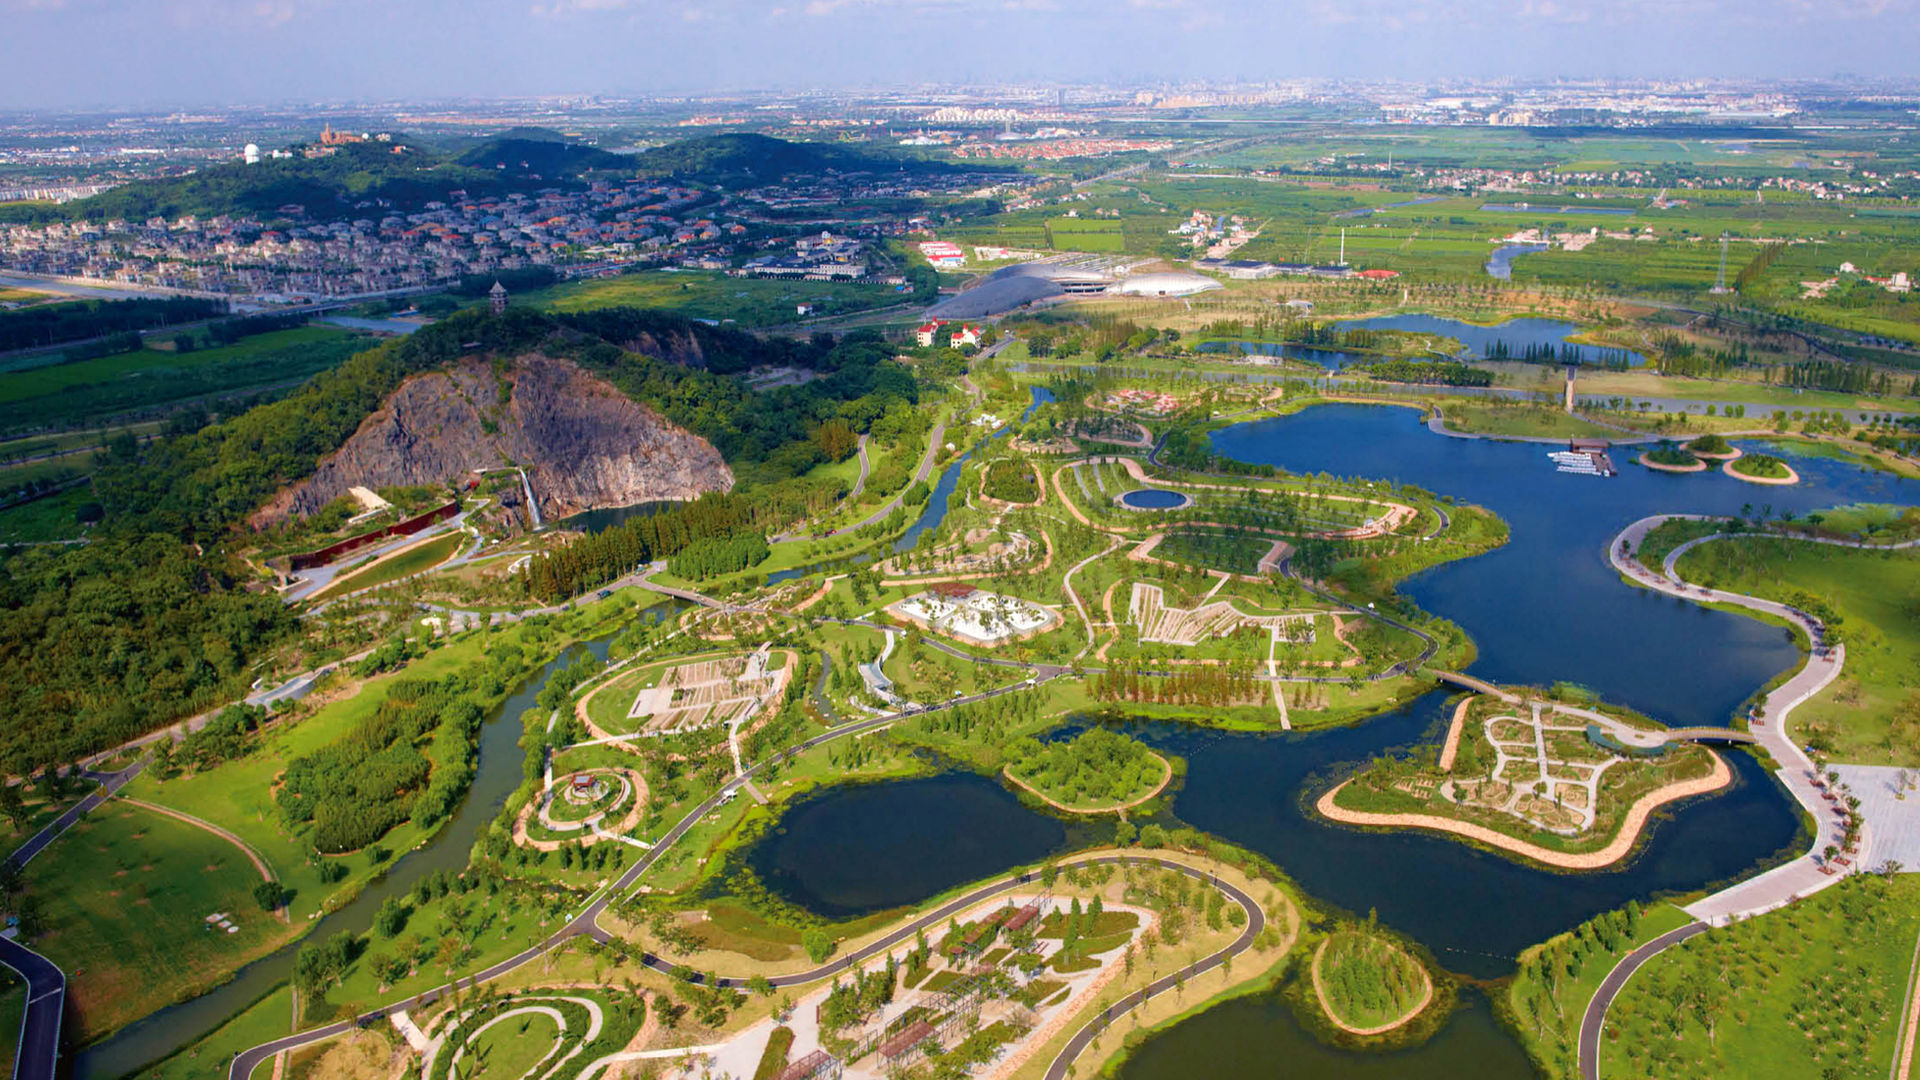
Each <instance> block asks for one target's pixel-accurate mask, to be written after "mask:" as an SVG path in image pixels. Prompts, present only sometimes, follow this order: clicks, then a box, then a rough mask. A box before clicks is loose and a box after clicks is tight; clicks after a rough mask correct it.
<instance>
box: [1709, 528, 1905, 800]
mask: <svg viewBox="0 0 1920 1080" xmlns="http://www.w3.org/2000/svg"><path fill="white" fill-rule="evenodd" d="M1675 569H1676V570H1678V571H1679V573H1680V575H1681V577H1682V578H1684V579H1686V580H1687V581H1691V582H1694V583H1695V584H1699V585H1706V586H1709V587H1712V588H1718V589H1725V590H1727V591H1729V592H1737V593H1744V594H1747V595H1749V596H1759V597H1763V598H1765V599H1768V600H1777V601H1779V602H1781V603H1785V604H1792V605H1794V606H1796V607H1799V608H1801V609H1802V610H1804V611H1810V612H1813V613H1814V614H1816V615H1818V616H1819V617H1820V619H1821V621H1823V622H1824V623H1826V624H1827V633H1828V639H1829V640H1831V641H1837V642H1840V643H1844V644H1845V645H1846V647H1847V662H1846V665H1845V667H1844V668H1843V669H1842V670H1841V673H1840V677H1839V678H1837V679H1835V680H1834V681H1833V682H1831V683H1829V684H1828V685H1827V687H1826V688H1825V689H1823V690H1821V691H1820V692H1819V693H1817V694H1815V695H1814V696H1813V697H1812V698H1811V699H1809V700H1808V701H1807V702H1806V703H1805V704H1803V705H1801V706H1800V707H1799V708H1797V709H1795V710H1794V712H1793V731H1794V737H1795V739H1796V740H1797V741H1799V742H1801V743H1803V744H1806V745H1809V746H1812V747H1813V748H1815V749H1816V750H1818V751H1822V752H1824V753H1827V754H1829V755H1831V756H1832V757H1833V758H1834V759H1835V760H1837V761H1856V762H1862V763H1866V764H1873V765H1901V766H1920V689H1916V688H1915V686H1914V685H1913V673H1914V672H1915V671H1917V670H1920V609H1916V607H1915V603H1914V598H1915V596H1916V595H1920V551H1917V550H1913V549H1906V550H1894V551H1885V550H1882V551H1872V550H1862V549H1859V548H1848V547H1840V546H1838V545H1834V544H1819V543H1808V542H1806V541H1803V540H1797V539H1793V538H1790V537H1782V536H1755V535H1740V536H1729V537H1727V538H1726V539H1722V540H1716V541H1714V542H1712V543H1707V544H1701V545H1700V546H1698V547H1695V548H1693V549H1691V550H1689V551H1688V552H1687V553H1686V554H1685V555H1682V556H1681V557H1680V559H1679V561H1678V563H1677V564H1676V565H1675Z"/></svg>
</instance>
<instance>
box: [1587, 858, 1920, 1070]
mask: <svg viewBox="0 0 1920 1080" xmlns="http://www.w3.org/2000/svg"><path fill="white" fill-rule="evenodd" d="M1916 934H1920V880H1916V879H1915V878H1914V877H1913V876H1911V875H1900V876H1895V877H1881V876H1879V875H1874V874H1856V875H1853V876H1850V877H1847V878H1845V879H1843V880H1841V881H1840V882H1839V883H1838V884H1836V885H1834V886H1833V887H1831V888H1828V889H1825V890H1822V891H1821V892H1818V893H1815V894H1814V895H1812V896H1810V897H1807V898H1805V899H1802V900H1800V901H1798V902H1796V903H1793V904H1790V905H1788V906H1787V907H1785V908H1782V909H1781V910H1779V911H1775V912H1771V913H1769V914H1766V915H1761V916H1758V917H1756V918H1752V919H1745V920H1742V921H1740V922H1736V923H1734V924H1733V925H1732V926H1730V927H1727V928H1725V929H1720V930H1712V931H1709V932H1707V933H1704V934H1700V935H1698V936H1696V937H1692V938H1689V939H1687V940H1686V941H1684V942H1682V943H1680V944H1678V945H1675V946H1673V947H1672V948H1670V949H1667V950H1665V951H1664V952H1661V953H1660V954H1658V955H1657V956H1655V957H1653V958H1652V959H1651V960H1649V961H1648V962H1647V964H1646V966H1645V967H1643V968H1641V969H1640V970H1639V971H1638V972H1636V973H1635V974H1634V977H1633V978H1632V979H1631V980H1630V981H1628V983H1627V984H1626V986H1625V988H1624V989H1622V990H1621V992H1620V996H1619V997H1617V998H1615V999H1614V1002H1613V1005H1612V1007H1611V1008H1610V1009H1609V1010H1608V1012H1607V1025H1606V1028H1605V1030H1604V1032H1603V1033H1602V1036H1601V1038H1600V1065H1601V1072H1600V1074H1601V1075H1602V1076H1635V1077H1649V1078H1656V1080H1666V1078H1675V1080H1677V1078H1681V1077H1699V1076H1739V1077H1744V1078H1749V1080H1786V1078H1789V1077H1793V1078H1801V1077H1827V1076H1848V1077H1852V1076H1884V1075H1886V1073H1887V1067H1888V1062H1890V1061H1892V1060H1893V1057H1894V1048H1895V1046H1896V1044H1897V1043H1896V1041H1897V1040H1898V1038H1899V1033H1900V1029H1901V1026H1902V1024H1903V1023H1904V1022H1905V1020H1906V1012H1907V1010H1906V1009H1905V1008H1903V1004H1904V1003H1905V998H1906V988H1907V978H1908V974H1909V971H1910V970H1911V967H1912V963H1913V943H1914V938H1915V936H1916Z"/></svg>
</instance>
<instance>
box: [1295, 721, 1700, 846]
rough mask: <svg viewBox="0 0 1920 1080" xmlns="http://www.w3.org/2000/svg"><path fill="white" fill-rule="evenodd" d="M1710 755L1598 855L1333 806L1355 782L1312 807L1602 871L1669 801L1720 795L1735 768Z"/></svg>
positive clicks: (1624, 824)
mask: <svg viewBox="0 0 1920 1080" xmlns="http://www.w3.org/2000/svg"><path fill="white" fill-rule="evenodd" d="M1707 753H1708V754H1710V755H1712V757H1713V772H1711V773H1709V774H1708V775H1706V776H1703V777H1701V778H1699V779H1697V780H1683V781H1681V782H1679V783H1677V784H1668V785H1667V786H1666V787H1663V788H1659V789H1656V790H1654V791H1650V792H1648V793H1647V794H1645V795H1643V796H1641V797H1640V801H1639V802H1636V803H1634V804H1633V806H1632V807H1630V808H1628V810H1627V816H1626V817H1625V819H1623V820H1622V821H1621V822H1620V831H1619V832H1617V833H1615V834H1614V837H1613V840H1612V841H1611V842H1610V843H1608V844H1607V846H1606V847H1603V848H1601V849H1600V850H1598V851H1589V852H1583V853H1577V854H1576V853H1572V852H1565V851H1554V850H1552V849H1551V848H1543V847H1541V846H1539V845H1538V844H1530V843H1527V842H1526V841H1525V840H1517V839H1515V838H1513V837H1511V836H1508V835H1506V834H1505V833H1501V832H1495V831H1494V830H1492V829H1489V828H1487V827H1486V826H1484V825H1475V824H1473V823H1472V822H1466V821H1455V820H1453V819H1452V818H1443V817H1439V816H1436V815H1434V814H1378V813H1373V812H1371V811H1366V810H1348V809H1346V808H1344V807H1341V806H1337V805H1335V804H1334V799H1335V797H1336V796H1338V795H1339V794H1340V789H1341V788H1344V787H1346V786H1347V785H1348V784H1350V783H1352V781H1351V780H1343V781H1341V782H1340V783H1339V784H1338V785H1336V786H1335V787H1333V788H1332V789H1331V790H1329V791H1328V792H1327V793H1326V794H1325V795H1322V796H1320V800H1319V801H1318V802H1316V803H1315V804H1314V809H1315V810H1318V811H1319V812H1320V814H1321V816H1323V817H1325V818H1327V819H1328V820H1330V821H1337V822H1339V823H1341V824H1343V825H1367V826H1384V827H1388V828H1403V829H1431V830H1433V831H1435V832H1446V833H1453V834H1454V835H1456V836H1463V837H1466V838H1467V839H1469V840H1478V841H1479V842H1481V843H1483V844H1486V845H1488V846H1489V847H1496V848H1499V849H1500V850H1502V851H1506V852H1511V853H1512V854H1515V855H1518V856H1520V857H1522V858H1526V859H1532V860H1533V861H1535V862H1538V863H1544V864H1545V865H1547V866H1552V867H1557V868H1560V869H1563V870H1599V869H1601V868H1603V867H1607V866H1611V865H1613V864H1614V863H1617V862H1619V861H1620V860H1621V859H1623V858H1625V857H1626V855H1627V853H1628V852H1630V851H1632V850H1633V845H1634V844H1635V843H1636V842H1637V841H1638V840H1639V839H1640V832H1641V830H1642V829H1644V828H1645V827H1646V824H1647V819H1648V818H1650V817H1652V816H1653V812H1654V811H1655V810H1658V809H1659V808H1660V807H1662V806H1665V805H1666V804H1667V803H1670V802H1677V801H1679V800H1681V799H1687V798H1692V797H1693V796H1695V795H1705V794H1707V793H1708V792H1711V791H1718V790H1720V789H1721V788H1723V787H1726V786H1727V785H1728V784H1730V783H1732V782H1733V770H1732V769H1731V768H1729V767H1728V766H1727V763H1726V760H1725V759H1724V758H1722V757H1721V756H1720V755H1719V754H1715V753H1713V751H1711V750H1709V751H1707Z"/></svg>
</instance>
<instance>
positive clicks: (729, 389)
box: [0, 308, 918, 774]
mask: <svg viewBox="0 0 1920 1080" xmlns="http://www.w3.org/2000/svg"><path fill="white" fill-rule="evenodd" d="M669 344H671V347H668V346H669ZM628 345H640V346H642V347H650V348H652V349H653V350H655V352H654V354H653V355H649V354H643V353H639V352H633V351H630V350H629V348H627V347H626V346H628ZM676 349H678V350H679V351H680V352H681V354H682V356H681V357H680V358H679V359H678V360H676V358H675V350H676ZM529 353H542V354H545V355H549V356H554V357H565V358H567V359H571V360H573V361H574V362H576V363H578V364H579V365H580V366H582V367H583V368H585V369H587V370H588V371H591V372H594V373H595V374H597V375H600V376H601V377H603V378H605V379H607V380H608V381H610V382H612V383H613V384H614V385H615V386H616V387H618V388H619V389H620V390H621V391H622V392H623V393H625V394H627V395H629V396H630V397H633V398H634V399H636V400H639V401H643V402H645V403H647V404H648V405H650V406H652V407H653V408H654V409H656V410H657V411H659V412H660V413H661V414H662V415H664V416H665V417H667V418H668V419H670V420H672V421H673V422H674V423H676V424H678V425H680V426H681V427H684V428H687V429H688V430H690V431H692V432H694V433H695V434H698V435H700V436H701V437H702V438H705V439H706V440H707V441H708V442H710V443H711V444H712V445H713V446H714V447H715V448H717V449H719V450H720V451H721V453H722V454H723V455H724V456H725V458H726V460H727V463H728V465H730V466H731V467H732V469H733V472H734V474H735V476H736V479H737V481H738V484H737V486H736V489H735V493H734V494H733V495H730V496H728V498H729V499H733V500H736V501H737V502H738V505H739V506H740V507H741V510H740V514H739V519H740V520H741V521H743V522H747V523H749V524H751V525H752V526H753V527H755V528H765V527H766V526H764V525H763V524H762V523H763V522H767V523H774V522H786V521H790V520H792V519H793V518H794V517H795V516H796V515H797V513H798V512H799V510H800V509H801V508H803V507H804V508H817V507H818V506H820V505H831V502H832V500H833V499H834V498H837V497H838V489H833V490H827V488H831V487H832V485H830V484H829V485H824V486H823V485H822V484H821V483H818V482H816V481H815V480H814V479H812V478H807V477H806V476H805V474H806V473H807V472H809V471H810V470H811V469H812V468H813V467H814V466H815V465H817V464H819V463H821V462H822V461H825V460H829V455H834V454H837V455H838V457H844V456H846V454H848V453H851V448H852V445H853V434H854V433H855V432H864V431H870V430H871V431H882V430H884V431H889V432H893V433H895V434H897V433H899V432H900V431H903V430H905V429H906V428H907V427H909V426H911V425H914V424H916V423H917V417H916V414H915V413H914V412H913V409H912V405H913V403H914V402H915V401H916V400H917V397H918V387H917V384H916V383H915V381H914V379H913V377H912V375H911V374H910V373H909V372H908V371H907V370H906V369H905V368H903V367H901V366H900V365H899V364H897V363H895V362H894V360H893V356H894V350H893V349H892V348H891V347H889V346H888V345H887V344H886V343H885V342H883V341H881V340H880V339H878V338H877V337H861V336H850V337H848V338H847V339H844V340H841V341H838V342H835V341H833V340H831V339H830V338H825V337H824V336H823V337H821V338H817V339H815V340H811V341H805V342H796V341H790V340H784V339H760V338H755V337H752V336H751V335H747V334H741V333H738V332H733V331H726V330H720V329H718V328H714V327H706V326H703V325H701V324H698V323H693V322H690V321H689V320H686V319H681V318H678V317H676V316H673V315H670V314H665V313H660V312H638V311H622V310H618V309H615V310H603V311H594V312H587V313H581V314H578V315H568V316H548V315H543V314H540V313H537V312H533V311H530V310H524V309H517V308H516V309H510V310H509V311H508V312H507V313H506V314H504V315H502V316H498V317H495V316H490V315H487V314H485V313H484V312H470V313H463V314H461V315H458V316H455V317H453V318H450V319H447V320H444V321H442V322H440V323H438V324H435V325H433V326H430V327H427V328H425V329H423V330H421V331H419V332H417V333H415V334H413V335H411V336H410V337H407V338H403V339H398V340H395V341H391V342H388V343H386V344H383V345H381V346H380V347H378V348H375V349H372V350H369V351H367V352H364V353H360V354H358V355H356V356H354V357H353V358H352V359H350V360H348V361H347V362H346V363H344V364H342V365H341V366H339V367H338V368H335V369H333V370H331V371H328V372H325V373H323V374H321V375H319V376H316V377H315V378H314V379H313V380H312V381H311V382H309V383H308V384H307V385H306V386H304V387H302V388H301V389H299V390H298V391H296V392H294V393H293V394H291V395H289V396H288V397H286V398H283V399H281V400H280V401H276V402H272V403H269V404H265V405H260V406H257V407H255V408H253V409H250V410H248V411H247V412H244V413H242V414H240V415H238V416H234V417H231V418H228V419H225V420H223V421H221V422H219V423H216V424H211V425H208V426H206V427H203V428H201V429H199V430H197V431H191V432H185V433H180V434H175V435H172V436H170V437H167V438H162V439H159V440H156V441H154V442H150V443H145V444H138V445H136V444H135V443H134V442H133V440H132V439H130V438H123V439H121V440H119V441H118V442H117V443H116V444H115V445H113V446H112V447H111V448H110V449H109V451H108V453H107V455H106V460H105V461H104V462H103V463H102V464H101V466H100V468H99V470H98V472H97V473H96V476H95V479H94V485H93V490H94V494H95V496H96V498H98V499H99V501H100V503H101V504H102V506H103V508H104V510H105V519H104V520H103V521H102V522H101V524H100V525H99V526H97V527H96V528H95V530H94V532H93V533H92V535H91V537H90V539H89V542H88V543H87V544H85V545H81V546H75V547H57V546H47V547H35V548H25V549H22V548H10V549H0V667H4V669H5V670H6V671H7V672H8V673H9V674H10V675H11V676H12V677H11V678H8V679H5V680H0V768H3V769H5V770H7V771H9V772H12V773H16V774H17V773H20V772H23V771H26V770H28V769H32V768H38V767H39V766H42V765H46V764H48V763H53V762H66V761H69V760H72V759H73V758H75V757H77V756H80V755H82V754H84V753H87V752H90V751H93V750H97V749H102V748H105V747H108V746H112V745H115V744H117V743H119V742H122V741H124V740H126V739H128V738H132V737H134V736H136V735H140V734H143V733H145V732H148V731H151V730H153V729H155V728H157V727H160V726H162V725H164V724H167V723H171V722H173V721H175V720H178V719H180V718H181V717H183V716H187V715H191V714H193V713H195V712H198V711H200V710H202V709H205V708H208V707H211V706H213V705H217V704H220V703H222V702H225V701H230V700H233V699H234V698H236V697H237V696H238V695H239V694H240V693H241V692H243V691H244V689H245V687H246V685H247V683H248V682H249V681H251V680H252V678H253V677H254V676H255V675H257V674H258V670H257V665H258V664H259V663H260V662H261V661H262V660H263V659H265V658H267V657H269V656H271V655H273V653H274V652H275V651H276V650H277V649H279V648H280V647H282V646H283V645H285V644H286V643H287V642H289V641H290V640H292V639H293V638H294V637H295V636H296V635H298V634H299V632H300V628H299V624H298V622H297V620H295V619H294V618H293V617H292V616H291V614H289V612H288V610H287V609H286V607H285V606H284V605H283V604H282V603H281V602H280V600H279V599H278V598H276V597H274V596H272V595H271V594H262V593H258V592H253V591H249V590H248V589H247V584H248V582H249V580H250V579H251V574H250V572H249V571H248V569H247V568H246V567H245V566H244V565H243V564H242V563H241V562H240V560H239V559H238V558H237V557H235V555H234V554H233V552H234V549H236V548H238V547H240V546H242V545H243V544H244V543H245V542H246V541H245V540H244V535H245V534H244V532H243V530H244V529H245V525H244V523H245V521H246V520H247V518H248V517H249V515H251V514H252V513H253V512H254V511H255V510H256V509H258V508H259V507H260V506H261V505H262V504H263V503H265V502H266V501H267V499H268V498H270V497H271V496H272V495H273V494H274V493H275V492H276V491H278V490H280V489H281V488H282V487H284V486H286V485H288V484H290V483H293V482H295V481H297V480H299V479H301V478H303V477H305V476H307V475H309V474H311V473H312V472H313V471H314V469H315V468H316V466H317V465H318V463H319V462H320V460H321V459H322V458H323V457H324V456H325V455H327V454H329V453H331V452H333V451H334V450H335V449H337V448H338V447H340V446H341V445H342V444H343V443H344V442H345V441H346V440H347V439H348V438H349V437H350V436H351V435H352V434H353V433H354V431H355V430H356V429H358V427H359V426H360V424H361V423H362V422H363V421H364V420H365V419H366V418H367V417H368V416H369V415H370V414H371V413H372V412H373V411H374V410H375V409H377V408H379V407H380V406H381V404H382V402H384V401H385V400H386V399H387V398H388V396H389V395H391V394H392V393H393V392H394V390H395V389H396V388H397V387H398V386H399V385H400V383H401V381H402V380H404V379H406V378H407V377H408V376H409V375H413V374H417V373H421V372H426V371H431V370H436V369H439V368H443V367H445V366H447V365H449V364H451V363H453V362H455V361H456V360H459V359H460V358H462V357H471V356H475V355H478V356H482V357H514V356H524V355H527V354H529ZM696 362H704V363H707V364H709V365H711V367H701V366H695V363H696ZM757 363H773V364H782V365H792V366H802V367H808V368H812V369H813V370H815V371H817V372H819V373H820V374H821V377H819V378H815V379H813V380H811V381H809V382H807V383H806V384H805V385H802V386H785V387H779V388H776V389H771V390H767V391H763V392H754V391H750V390H748V389H746V388H745V386H744V384H743V383H742V382H741V381H740V380H738V379H736V378H734V377H732V376H730V375H726V374H722V373H721V369H724V370H730V371H731V370H743V369H744V368H746V367H749V366H752V365H753V364H757ZM824 436H831V437H824ZM823 500H824V502H823ZM580 573H582V574H584V573H586V571H585V570H582V571H580Z"/></svg>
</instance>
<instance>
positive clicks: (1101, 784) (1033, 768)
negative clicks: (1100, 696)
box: [1006, 727, 1173, 814]
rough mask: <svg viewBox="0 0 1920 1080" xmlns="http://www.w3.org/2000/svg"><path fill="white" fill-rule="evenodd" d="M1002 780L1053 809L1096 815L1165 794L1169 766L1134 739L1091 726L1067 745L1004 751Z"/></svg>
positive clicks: (1030, 743)
mask: <svg viewBox="0 0 1920 1080" xmlns="http://www.w3.org/2000/svg"><path fill="white" fill-rule="evenodd" d="M1006 776H1007V778H1008V779H1009V780H1012V781H1013V782H1014V783H1015V784H1017V785H1019V786H1020V787H1021V788H1023V789H1025V790H1026V791H1028V792H1030V793H1031V794H1033V795H1035V796H1036V797H1038V798H1039V799H1040V800H1041V801H1043V802H1045V803H1046V804H1047V805H1049V806H1052V807H1054V808H1056V809H1059V810H1065V811H1067V812H1069V813H1075V814H1102V813H1113V812H1116V811H1120V810H1126V809H1130V808H1132V807H1135V806H1138V805H1140V804H1141V803H1143V802H1146V801H1147V800H1148V799H1151V798H1153V797H1154V796H1155V795H1158V794H1160V793H1161V792H1162V791H1164V790H1166V787H1167V785H1168V784H1169V783H1171V782H1172V780H1173V763H1172V762H1171V761H1168V760H1167V759H1166V758H1164V757H1161V756H1160V755H1159V754H1156V753H1154V752H1153V751H1152V750H1149V749H1147V747H1146V744H1144V743H1142V742H1140V741H1139V740H1137V739H1133V738H1130V737H1128V736H1126V735H1122V734H1119V733H1118V732H1114V731H1108V730H1107V729H1105V728H1098V727H1096V728H1088V729H1087V730H1086V731H1084V732H1082V733H1081V734H1080V735H1079V736H1078V737H1077V738H1074V739H1072V740H1062V741H1057V742H1050V743H1042V742H1040V741H1039V740H1037V739H1033V738H1030V737H1028V738H1021V739H1016V740H1015V741H1014V743H1013V744H1012V745H1011V746H1010V747H1008V749H1007V765H1006Z"/></svg>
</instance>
